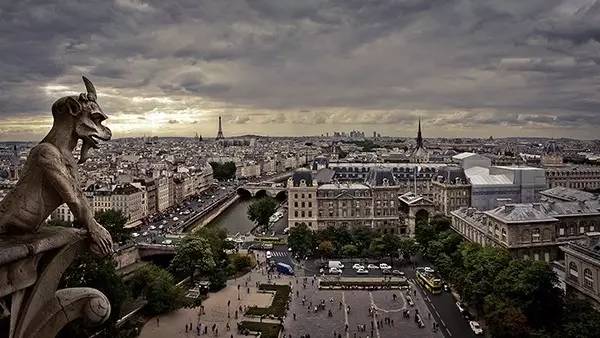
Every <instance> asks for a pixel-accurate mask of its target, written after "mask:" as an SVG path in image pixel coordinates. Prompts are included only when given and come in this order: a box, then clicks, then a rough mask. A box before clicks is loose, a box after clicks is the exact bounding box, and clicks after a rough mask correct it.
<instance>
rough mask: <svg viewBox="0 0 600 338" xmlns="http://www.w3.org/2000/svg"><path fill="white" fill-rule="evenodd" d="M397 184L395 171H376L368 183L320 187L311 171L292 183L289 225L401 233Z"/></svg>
mask: <svg viewBox="0 0 600 338" xmlns="http://www.w3.org/2000/svg"><path fill="white" fill-rule="evenodd" d="M398 192H399V186H398V185H397V183H396V181H395V179H394V176H393V174H392V172H391V170H386V169H382V168H379V169H374V170H372V171H370V172H369V174H368V175H367V177H366V179H365V180H364V182H360V183H359V182H350V181H347V182H343V183H342V182H338V181H335V182H332V183H330V182H327V183H323V184H320V183H319V182H318V181H317V180H316V179H315V178H314V177H313V175H312V172H311V171H310V170H308V169H299V170H296V171H295V172H294V174H293V175H292V177H290V179H289V180H288V224H289V226H290V227H293V226H297V225H300V224H301V223H305V224H306V225H308V226H309V227H310V228H311V229H320V228H325V227H328V226H343V227H361V226H365V227H370V228H376V229H379V230H381V231H383V232H385V233H388V232H389V233H399V232H400V227H401V225H402V224H401V221H400V219H399V214H398Z"/></svg>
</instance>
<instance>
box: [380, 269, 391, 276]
mask: <svg viewBox="0 0 600 338" xmlns="http://www.w3.org/2000/svg"><path fill="white" fill-rule="evenodd" d="M381 273H382V274H384V275H391V274H392V269H381Z"/></svg>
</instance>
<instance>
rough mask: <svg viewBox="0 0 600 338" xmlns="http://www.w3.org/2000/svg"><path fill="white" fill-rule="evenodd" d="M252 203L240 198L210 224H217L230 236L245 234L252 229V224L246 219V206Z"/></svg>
mask: <svg viewBox="0 0 600 338" xmlns="http://www.w3.org/2000/svg"><path fill="white" fill-rule="evenodd" d="M251 202H252V200H251V199H249V198H240V199H238V200H237V201H236V202H235V203H234V204H232V205H231V206H230V207H229V208H227V210H225V211H223V213H221V214H220V215H219V216H218V217H217V218H215V219H214V220H213V221H212V222H211V223H210V224H218V225H220V226H221V227H222V228H223V229H226V230H227V232H228V233H229V234H230V235H235V234H236V233H238V232H239V233H242V234H244V233H247V232H249V231H250V230H252V228H253V227H254V223H253V222H252V221H251V220H249V219H248V215H247V211H248V206H249V205H250V203H251Z"/></svg>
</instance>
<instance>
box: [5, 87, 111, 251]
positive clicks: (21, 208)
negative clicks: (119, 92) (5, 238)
mask: <svg viewBox="0 0 600 338" xmlns="http://www.w3.org/2000/svg"><path fill="white" fill-rule="evenodd" d="M83 82H84V84H85V87H86V89H87V93H82V94H80V95H79V96H66V97H63V98H60V99H58V100H57V101H56V102H54V104H53V105H52V117H53V119H54V123H53V125H52V129H51V130H50V132H49V133H48V135H46V137H44V139H43V140H42V141H41V142H40V143H39V144H38V145H37V146H35V147H34V148H33V149H31V152H30V153H29V157H28V158H27V162H26V163H25V166H24V168H23V170H22V172H21V178H20V179H19V181H18V182H17V185H16V187H15V188H14V189H13V190H12V191H11V192H9V193H8V195H7V196H6V197H5V198H4V199H3V200H2V201H1V202H0V236H2V234H18V235H21V234H28V233H35V232H36V231H38V230H39V229H40V226H41V224H42V223H43V222H44V221H45V220H46V219H47V218H48V216H49V215H50V214H51V213H52V212H53V211H54V210H55V209H56V208H57V207H58V206H59V205H61V204H63V203H66V204H67V205H68V206H69V209H70V210H71V212H72V213H73V216H74V218H75V222H74V223H75V225H76V226H81V227H85V228H86V229H87V231H88V236H89V237H90V239H91V246H90V249H91V250H92V252H94V253H95V254H97V255H100V256H105V255H107V254H109V253H111V252H112V249H113V248H112V239H111V236H110V234H109V233H108V231H107V230H106V229H104V227H102V226H101V225H100V224H99V223H98V222H96V220H95V219H94V213H93V210H92V209H91V208H90V206H89V203H88V201H87V199H86V197H85V196H84V194H83V191H82V189H81V187H80V184H79V173H78V170H77V161H76V160H75V157H74V156H73V150H74V149H75V147H76V146H77V142H78V141H79V140H80V139H81V140H82V141H83V144H82V146H81V154H80V157H79V163H83V162H84V161H85V160H86V159H87V158H88V151H89V150H90V148H98V139H100V140H104V141H107V140H110V138H111V136H112V133H111V131H110V129H108V128H107V127H105V126H103V125H102V121H104V120H106V119H107V116H106V115H105V114H104V113H103V112H102V109H100V106H99V105H98V103H96V89H95V88H94V85H93V84H92V83H91V82H90V80H88V79H87V78H86V77H85V76H84V77H83Z"/></svg>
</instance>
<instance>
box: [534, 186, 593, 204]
mask: <svg viewBox="0 0 600 338" xmlns="http://www.w3.org/2000/svg"><path fill="white" fill-rule="evenodd" d="M540 194H542V195H544V196H546V197H550V198H554V199H558V200H562V201H588V200H593V199H597V198H598V196H596V195H595V194H592V193H590V192H586V191H582V190H577V189H571V188H565V187H554V188H550V189H547V190H544V191H540Z"/></svg>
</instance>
